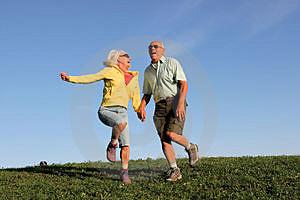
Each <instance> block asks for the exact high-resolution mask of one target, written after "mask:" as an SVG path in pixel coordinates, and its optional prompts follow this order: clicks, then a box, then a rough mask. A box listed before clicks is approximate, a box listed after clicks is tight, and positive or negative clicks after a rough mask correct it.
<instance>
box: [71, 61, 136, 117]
mask: <svg viewBox="0 0 300 200" xmlns="http://www.w3.org/2000/svg"><path fill="white" fill-rule="evenodd" d="M129 73H131V74H132V75H133V78H132V79H131V80H130V82H129V83H128V85H126V84H125V78H124V73H123V72H122V71H121V70H120V69H119V67H118V66H111V67H105V68H104V69H102V70H101V71H99V72H97V73H96V74H89V75H83V76H69V82H71V83H93V82H96V81H100V80H104V88H103V98H102V103H101V105H102V106H123V107H125V108H127V107H128V102H129V100H130V99H132V106H133V109H134V111H136V112H137V111H138V108H139V105H140V101H141V99H140V87H139V81H138V72H137V71H129Z"/></svg>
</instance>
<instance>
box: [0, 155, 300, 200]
mask: <svg viewBox="0 0 300 200" xmlns="http://www.w3.org/2000/svg"><path fill="white" fill-rule="evenodd" d="M119 165H120V163H114V164H111V163H107V162H88V163H68V164H64V165H50V166H47V167H43V168H41V167H26V168H19V169H2V170H0V199H124V200H125V199H149V200H150V199H299V198H300V156H269V157H233V158H202V159H201V160H200V162H199V164H198V165H197V166H196V167H195V168H190V167H189V166H188V161H187V159H178V165H179V167H180V168H181V171H182V174H183V179H182V180H180V181H178V182H176V183H169V182H166V181H165V180H164V176H163V174H164V171H166V170H167V164H166V161H165V160H164V159H158V160H152V159H147V160H135V161H131V162H130V176H131V179H132V180H133V184H131V185H129V186H125V185H123V184H122V183H121V182H120V181H119Z"/></svg>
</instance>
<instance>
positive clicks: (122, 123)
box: [114, 122, 127, 132]
mask: <svg viewBox="0 0 300 200" xmlns="http://www.w3.org/2000/svg"><path fill="white" fill-rule="evenodd" d="M126 126H127V122H121V123H119V124H118V125H116V126H115V127H114V128H116V129H118V130H119V131H120V132H122V131H123V130H124V129H125V128H126Z"/></svg>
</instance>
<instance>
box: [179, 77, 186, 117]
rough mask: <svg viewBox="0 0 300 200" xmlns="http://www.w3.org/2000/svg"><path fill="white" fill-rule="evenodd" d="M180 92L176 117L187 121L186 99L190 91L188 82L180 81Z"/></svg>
mask: <svg viewBox="0 0 300 200" xmlns="http://www.w3.org/2000/svg"><path fill="white" fill-rule="evenodd" d="M178 84H179V87H180V90H179V98H178V104H177V108H176V117H178V118H179V120H184V119H185V99H186V94H187V91H188V84H187V82H186V81H181V80H179V81H178Z"/></svg>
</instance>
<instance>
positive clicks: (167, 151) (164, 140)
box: [161, 136, 182, 181]
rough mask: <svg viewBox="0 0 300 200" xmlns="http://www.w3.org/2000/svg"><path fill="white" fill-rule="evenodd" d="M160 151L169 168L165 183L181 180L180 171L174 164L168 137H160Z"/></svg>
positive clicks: (172, 149) (174, 156) (173, 154)
mask: <svg viewBox="0 0 300 200" xmlns="http://www.w3.org/2000/svg"><path fill="white" fill-rule="evenodd" d="M161 144H162V150H163V152H164V155H165V157H166V159H167V161H168V164H169V166H170V170H169V171H168V172H167V179H166V180H167V181H177V180H180V179H181V178H182V175H181V172H180V169H179V168H178V167H177V164H176V155H175V151H174V148H173V146H172V143H171V140H170V138H168V137H166V136H165V137H161Z"/></svg>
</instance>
